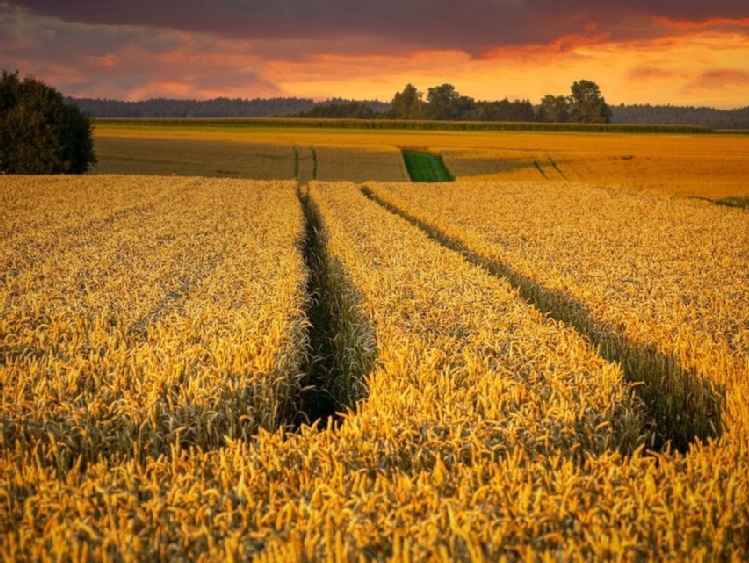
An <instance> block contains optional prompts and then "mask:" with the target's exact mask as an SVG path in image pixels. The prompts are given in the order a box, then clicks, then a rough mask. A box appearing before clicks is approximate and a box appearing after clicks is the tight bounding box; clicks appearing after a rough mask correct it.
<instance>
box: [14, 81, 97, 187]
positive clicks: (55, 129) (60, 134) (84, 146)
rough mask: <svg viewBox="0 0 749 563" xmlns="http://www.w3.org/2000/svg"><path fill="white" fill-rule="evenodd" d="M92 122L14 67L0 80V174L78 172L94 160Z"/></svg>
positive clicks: (39, 82)
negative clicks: (13, 69) (16, 70)
mask: <svg viewBox="0 0 749 563" xmlns="http://www.w3.org/2000/svg"><path fill="white" fill-rule="evenodd" d="M92 133H93V126H92V125H91V122H90V120H89V118H88V117H87V116H86V115H85V114H84V113H83V112H82V111H81V110H80V108H79V107H78V106H77V105H74V104H71V103H67V102H66V101H65V99H64V98H63V96H62V94H61V93H60V92H58V91H57V90H55V89H54V88H52V87H50V86H48V85H46V84H45V83H44V82H41V81H39V80H35V79H33V78H32V77H26V78H24V79H23V80H20V79H19V78H18V72H15V73H10V72H8V71H5V70H4V71H3V75H2V79H0V173H2V174H83V173H84V172H86V171H87V170H88V169H89V167H90V166H91V165H92V164H95V163H96V155H95V154H94V143H93V136H92Z"/></svg>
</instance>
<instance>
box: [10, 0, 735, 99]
mask: <svg viewBox="0 0 749 563" xmlns="http://www.w3.org/2000/svg"><path fill="white" fill-rule="evenodd" d="M0 66H2V68H5V69H7V70H19V71H20V72H21V74H22V75H27V74H31V75H33V76H34V77H36V78H39V79H42V80H44V81H45V82H47V83H49V84H51V85H53V86H55V87H56V88H58V89H59V90H61V91H62V92H63V93H65V94H68V95H71V96H76V97H91V98H97V97H98V98H113V99H121V100H144V99H148V98H153V97H167V98H190V99H205V98H212V97H217V96H228V97H232V98H236V97H239V98H254V97H275V96H300V97H312V98H314V99H316V100H322V99H326V98H328V97H333V96H340V97H344V98H356V99H379V100H382V101H389V100H390V99H391V98H392V97H393V94H394V93H395V92H397V91H399V90H402V89H403V87H404V86H405V84H406V83H408V82H411V83H413V84H415V85H416V86H417V87H418V88H419V89H420V90H422V91H425V90H426V89H427V88H429V87H431V86H436V85H439V84H442V83H444V82H449V83H451V84H453V85H454V86H455V87H456V89H457V90H458V91H459V92H460V93H461V94H465V95H469V96H472V97H474V98H476V99H479V100H498V99H502V98H504V97H508V98H510V99H511V100H513V99H529V100H530V101H531V102H534V103H537V102H539V101H540V99H541V97H542V96H543V95H544V94H567V93H569V88H570V85H571V84H572V82H573V81H575V80H580V79H587V80H593V81H595V82H597V83H598V84H599V86H600V87H601V91H602V93H603V95H604V96H605V98H606V100H607V101H608V102H609V103H610V104H619V103H652V104H667V103H670V104H674V105H695V106H703V105H704V106H711V107H717V108H723V109H730V108H738V107H745V106H749V1H747V0H711V1H702V0H701V1H699V2H698V1H691V0H681V1H679V0H650V1H648V0H626V1H618V0H617V1H614V2H602V1H600V0H570V1H560V0H460V1H446V0H380V1H376V2H375V1H367V2H363V1H358V0H263V1H260V0H210V1H205V0H125V1H121V0H18V1H12V2H3V1H0Z"/></svg>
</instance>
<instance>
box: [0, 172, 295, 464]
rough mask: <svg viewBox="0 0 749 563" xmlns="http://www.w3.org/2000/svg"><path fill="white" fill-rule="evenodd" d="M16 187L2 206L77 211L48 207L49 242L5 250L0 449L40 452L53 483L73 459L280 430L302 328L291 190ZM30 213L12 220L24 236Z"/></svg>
mask: <svg viewBox="0 0 749 563" xmlns="http://www.w3.org/2000/svg"><path fill="white" fill-rule="evenodd" d="M15 184H16V182H13V183H12V184H11V185H6V186H4V187H3V191H4V192H5V190H7V189H11V188H17V191H16V192H14V193H13V194H12V195H11V196H9V198H12V199H15V200H16V201H23V199H24V198H26V199H28V200H29V201H34V200H36V199H44V195H45V194H46V193H48V192H53V191H54V190H59V189H65V190H66V192H67V193H69V194H70V195H69V197H70V198H71V200H72V201H73V202H75V200H76V198H79V197H80V193H79V192H83V193H85V194H86V196H87V200H86V201H87V205H86V206H83V205H80V207H78V208H76V210H75V211H71V210H68V211H69V213H66V206H65V205H59V211H60V213H59V214H58V216H57V220H56V221H55V220H54V218H52V217H50V219H52V221H51V222H52V226H51V227H50V226H49V225H44V227H43V228H40V229H38V230H36V231H29V232H26V236H25V237H23V236H22V237H21V240H15V241H14V244H9V245H7V246H4V252H3V254H2V261H3V263H4V265H6V268H7V270H6V271H7V272H8V273H7V274H6V275H5V276H4V279H3V284H2V288H1V289H0V291H1V293H0V295H1V297H0V306H2V311H3V315H2V321H1V322H0V346H1V348H0V353H1V354H2V358H3V362H2V365H1V366H0V382H2V387H3V393H2V395H1V396H0V412H2V424H3V433H2V436H3V443H4V447H6V448H16V449H19V448H20V449H22V450H24V451H31V450H33V449H34V448H35V447H36V444H38V443H43V444H44V446H43V447H44V448H45V450H46V451H45V453H46V455H47V456H48V457H50V459H53V460H54V461H55V463H57V464H58V465H59V466H60V468H63V469H64V468H66V467H67V466H69V465H70V464H71V463H73V462H74V461H75V460H76V459H77V458H78V456H83V457H84V459H85V460H86V461H91V460H95V459H97V458H99V457H100V456H103V457H105V458H106V457H109V456H111V455H115V454H116V455H118V456H122V455H133V454H136V453H137V454H138V455H140V456H144V455H158V454H159V453H162V452H166V451H168V450H169V447H170V445H171V444H174V443H175V442H179V443H180V444H182V445H188V444H189V445H195V446H198V447H201V448H210V447H216V446H217V445H220V444H221V443H223V440H224V436H228V437H230V438H236V437H240V436H243V437H248V436H250V435H252V434H254V433H255V431H256V430H257V428H258V427H259V426H264V427H266V428H275V427H276V426H277V425H278V424H280V423H282V422H283V417H284V416H286V415H287V414H288V411H289V409H290V408H291V406H292V404H293V402H294V401H295V400H296V399H297V395H298V388H299V378H300V377H301V374H300V371H299V370H300V367H301V362H302V359H303V355H304V348H305V333H304V326H305V323H306V320H305V319H304V314H303V303H304V299H305V297H304V282H305V274H304V269H303V265H302V262H301V254H300V251H299V250H298V249H297V248H296V247H295V243H296V241H297V240H298V239H299V238H300V237H301V232H302V226H303V223H302V217H301V213H300V211H299V209H298V206H297V205H296V200H295V196H294V189H293V185H292V184H278V185H272V184H261V185H253V184H251V183H249V184H248V183H242V182H232V181H218V180H214V181H209V180H201V179H179V180H167V179H158V178H153V177H151V178H149V177H140V178H137V179H122V178H110V179H108V180H107V179H105V180H104V181H103V182H102V181H101V180H99V179H93V178H91V179H82V180H78V181H77V182H75V181H67V182H64V183H63V185H62V186H61V185H60V182H59V181H57V180H55V179H38V180H36V179H35V180H31V179H29V180H27V181H26V182H25V184H23V183H22V184H21V185H20V186H17V185H15ZM97 184H99V185H100V187H101V189H99V191H98V192H97V191H94V190H91V186H95V185H97ZM133 185H135V186H137V189H135V190H133V188H132V186H133ZM133 196H136V198H135V199H133ZM110 201H111V202H113V203H112V204H110V205H111V207H110V211H109V213H105V212H102V209H104V208H106V207H107V203H106V202H110ZM125 202H127V203H125ZM58 203H60V202H58ZM81 209H83V211H81ZM86 210H91V211H90V214H89V213H87V212H86ZM34 211H35V210H33V209H32V210H30V211H29V212H27V214H26V215H24V214H23V213H20V217H21V218H23V217H24V216H26V217H28V220H29V221H30V222H32V223H33V222H34V219H35V216H36V213H35V212H34ZM16 213H17V214H18V213H19V211H18V208H16ZM16 218H19V215H16ZM21 235H23V232H22V233H21Z"/></svg>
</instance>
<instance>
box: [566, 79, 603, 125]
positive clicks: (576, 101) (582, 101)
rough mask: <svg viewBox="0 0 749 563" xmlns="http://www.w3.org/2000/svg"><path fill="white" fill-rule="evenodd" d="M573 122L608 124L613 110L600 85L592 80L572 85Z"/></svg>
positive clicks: (579, 81) (580, 81)
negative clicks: (607, 102) (602, 93)
mask: <svg viewBox="0 0 749 563" xmlns="http://www.w3.org/2000/svg"><path fill="white" fill-rule="evenodd" d="M570 103H571V106H572V109H571V112H570V114H571V117H572V121H577V122H580V123H608V122H609V121H610V120H611V110H610V109H609V106H608V104H606V100H605V99H604V98H603V96H602V95H601V89H600V88H599V87H598V84H596V83H595V82H593V81H591V80H578V81H576V82H573V83H572V96H571V97H570Z"/></svg>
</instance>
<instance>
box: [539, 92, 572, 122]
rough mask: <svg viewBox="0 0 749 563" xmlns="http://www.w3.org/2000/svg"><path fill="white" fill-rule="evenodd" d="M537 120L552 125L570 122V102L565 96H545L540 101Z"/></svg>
mask: <svg viewBox="0 0 749 563" xmlns="http://www.w3.org/2000/svg"><path fill="white" fill-rule="evenodd" d="M539 119H540V120H541V121H549V122H552V123H564V122H565V121H569V120H570V102H569V99H568V98H567V96H555V95H553V94H546V95H545V96H544V97H543V99H542V100H541V107H540V108H539Z"/></svg>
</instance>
